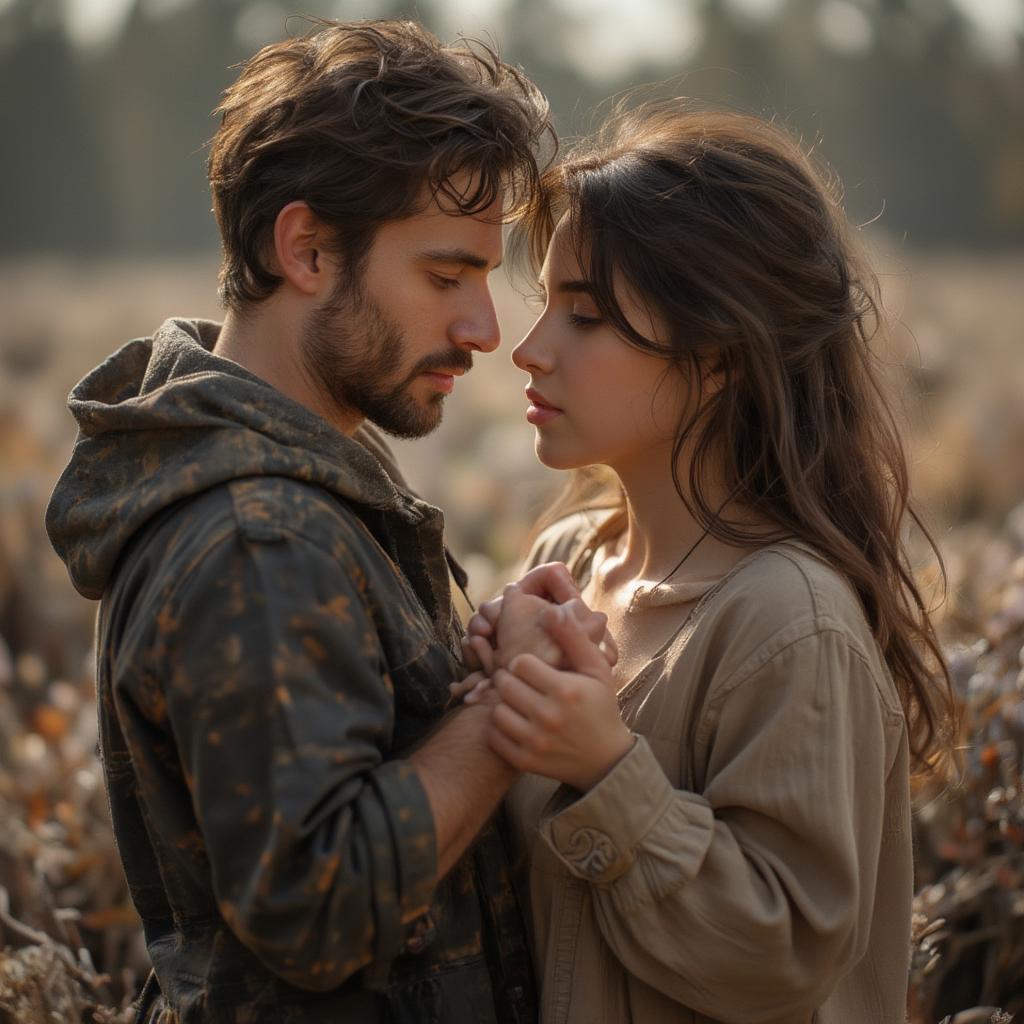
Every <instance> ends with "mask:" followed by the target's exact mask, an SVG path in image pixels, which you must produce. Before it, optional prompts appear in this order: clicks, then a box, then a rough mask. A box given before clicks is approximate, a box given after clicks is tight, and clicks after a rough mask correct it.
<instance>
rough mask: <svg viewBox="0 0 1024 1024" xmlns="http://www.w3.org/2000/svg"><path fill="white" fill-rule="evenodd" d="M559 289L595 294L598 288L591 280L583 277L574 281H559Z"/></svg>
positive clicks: (572, 292) (561, 290)
mask: <svg viewBox="0 0 1024 1024" xmlns="http://www.w3.org/2000/svg"><path fill="white" fill-rule="evenodd" d="M557 290H558V291H560V292H568V293H570V294H573V295H593V294H594V292H595V291H596V289H595V288H594V285H593V283H592V282H591V281H584V280H582V279H579V280H574V281H559V282H558V289H557Z"/></svg>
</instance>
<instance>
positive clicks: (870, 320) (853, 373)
mask: <svg viewBox="0 0 1024 1024" xmlns="http://www.w3.org/2000/svg"><path fill="white" fill-rule="evenodd" d="M543 192H544V195H545V201H544V202H543V203H542V205H541V206H539V207H538V208H537V209H536V211H535V213H534V215H533V216H531V217H530V218H529V220H528V221H527V222H525V223H524V224H522V225H521V226H520V234H519V237H518V242H519V244H520V246H521V247H522V246H525V248H526V251H527V252H528V254H529V256H530V258H531V262H532V264H533V265H534V266H535V267H539V266H540V263H541V262H542V261H543V258H544V253H545V252H546V250H547V246H548V243H549V242H550V240H551V236H552V233H553V231H554V229H555V226H556V224H557V223H558V221H559V220H560V219H561V218H562V217H563V216H565V215H567V216H568V217H569V224H570V228H571V235H572V238H573V240H574V244H575V248H576V254H577V256H578V258H579V260H580V266H581V267H582V268H583V269H584V273H585V275H586V276H587V277H588V279H589V281H590V283H591V285H592V286H593V287H594V297H595V300H596V304H597V306H598V309H599V310H600V313H601V315H602V316H603V317H604V318H606V320H607V321H608V322H609V323H610V324H611V325H612V326H613V327H614V328H615V329H616V330H617V331H618V332H619V334H620V335H621V336H622V337H623V339H625V341H626V342H628V343H629V344H631V345H634V346H636V347H637V348H638V349H642V350H644V351H646V352H652V353H654V354H657V355H659V356H661V357H664V358H665V359H666V360H667V361H668V364H669V365H670V366H675V367H677V368H678V369H679V370H680V371H681V372H682V374H683V375H684V378H685V379H686V380H687V381H689V386H690V387H691V388H695V389H700V388H701V387H702V384H703V381H704V379H705V378H706V377H707V375H708V374H709V373H714V374H715V375H716V380H717V381H719V382H721V386H720V387H719V388H717V389H713V390H712V393H711V396H710V397H709V398H708V399H706V400H705V401H704V402H702V403H701V404H700V408H699V409H698V411H697V412H696V413H695V414H693V415H691V416H689V418H688V419H686V420H685V421H684V422H681V423H680V424H679V429H678V431H677V434H676V439H675V445H674V449H673V457H672V467H671V469H672V474H673V480H674V481H675V484H676V489H677V491H678V492H679V495H680V497H681V499H682V500H683V501H684V502H685V503H686V505H687V507H688V508H689V509H690V511H691V512H692V513H693V514H694V515H695V517H696V518H697V519H698V520H699V522H700V523H701V525H702V526H703V527H704V528H706V529H707V530H708V532H709V533H711V534H712V535H713V536H715V537H717V538H719V539H721V540H722V541H724V542H726V543H731V544H738V545H742V544H750V543H752V542H757V543H766V542H769V541H771V540H775V539H781V538H782V537H786V536H795V537H797V538H800V539H801V540H803V541H804V542H806V543H808V544H809V545H811V546H812V547H813V548H814V549H815V550H816V551H818V552H819V553H820V554H821V555H822V556H824V558H825V559H826V560H827V561H828V562H829V563H830V564H831V565H832V566H833V567H835V568H836V569H837V570H838V571H839V572H841V573H842V574H843V575H844V576H845V577H846V578H847V579H848V580H849V581H850V582H851V583H852V585H853V587H854V588H855V589H856V592H857V594H858V596H859V597H860V601H861V604H862V606H863V608H864V612H865V615H866V616H867V620H868V622H869V623H870V626H871V629H872V632H873V634H874V636H875V638H876V640H877V642H878V645H879V647H880V648H881V651H882V653H883V654H884V657H885V660H886V662H887V664H888V666H889V669H890V671H891V672H892V675H893V678H894V680H895V682H896V684H897V687H898V689H899V692H900V696H901V699H902V702H903V707H904V711H905V713H906V716H907V721H908V723H909V730H910V744H911V752H912V756H913V759H914V762H915V767H916V768H918V769H928V768H929V767H930V766H933V765H934V764H935V763H936V761H937V760H938V759H939V755H940V754H948V752H949V749H950V741H951V738H952V736H953V734H954V716H955V703H954V700H953V693H952V688H951V685H950V680H949V674H948V671H947V669H946V666H945V663H944V660H943V657H942V653H941V650H940V647H939V644H938V642H937V640H936V637H935V633H934V630H933V627H932V624H931V622H930V619H929V611H928V608H927V606H926V603H925V601H924V598H923V596H922V593H921V591H920V590H919V588H918V585H917V584H916V582H915V580H914V576H913V573H912V570H911V568H910V565H909V560H908V557H907V553H906V550H905V547H904V539H903V536H902V530H903V528H904V526H905V525H906V521H907V519H908V517H909V518H910V519H912V520H913V521H914V522H915V523H917V525H918V526H919V527H920V528H921V530H922V532H923V534H924V536H925V538H926V539H927V541H928V543H929V544H930V545H931V546H932V548H933V549H934V548H935V545H934V541H933V540H932V538H931V536H930V535H929V533H928V531H927V529H925V527H924V526H923V524H922V523H921V521H920V519H919V518H918V516H917V514H916V513H915V512H914V510H913V509H912V508H911V506H910V503H909V496H908V492H909V483H908V474H907V462H906V457H905V454H904V450H903V446H902V442H901V439H900V432H899V429H898V427H897V423H896V420H895V417H894V415H893V412H892V409H891V407H890V403H889V401H888V400H887V398H886V395H885V392H884V389H883V386H882V373H881V371H880V366H879V361H878V357H877V356H876V354H875V353H874V352H873V351H872V348H871V344H870V343H871V342H872V340H873V339H874V338H875V337H876V336H877V335H878V334H879V333H880V332H881V331H882V329H883V328H884V314H883V310H882V306H881V302H880V298H879V295H878V283H877V280H876V278H875V277H874V275H873V274H872V273H871V272H870V270H869V269H868V267H867V266H866V264H865V263H864V262H863V261H862V259H861V258H860V257H859V255H858V254H857V253H856V251H855V247H854V245H853V244H852V240H851V237H850V229H849V225H848V223H847V220H846V217H845V215H844V213H843V210H842V207H841V205H840V201H839V198H838V195H837V194H836V193H837V190H836V187H835V185H834V183H832V182H830V181H829V179H827V178H826V176H825V175H824V174H822V173H821V172H819V170H818V169H817V168H816V167H815V165H814V164H813V162H812V161H811V159H810V157H809V156H808V155H806V154H805V153H804V152H803V151H802V149H801V147H800V146H799V145H798V144H797V143H796V142H795V141H794V140H793V139H792V138H790V136H789V135H788V134H787V133H786V132H785V131H783V130H782V129H780V128H778V127H776V126H775V125H773V124H770V123H767V122H764V121H761V120H759V119H757V118H753V117H749V116H745V115H741V114H736V113H721V112H718V113H708V112H698V111H694V110H689V109H686V108H681V107H680V105H679V103H678V101H676V102H668V103H661V104H653V105H651V104H649V105H646V106H644V107H641V108H639V109H633V110H628V109H619V110H618V111H617V112H616V113H615V114H614V115H613V116H612V117H611V118H610V119H609V121H608V122H607V123H606V125H605V127H604V128H603V129H602V130H601V131H600V132H599V133H598V135H597V136H595V137H594V138H592V139H590V140H588V141H587V142H585V143H583V144H581V145H579V146H577V148H576V149H574V150H573V151H572V152H571V153H570V154H569V155H568V156H567V157H566V158H565V159H563V160H562V161H561V162H560V163H559V164H558V165H557V166H555V167H553V168H551V169H549V170H548V171H547V173H546V175H545V180H544V181H543ZM618 275H621V278H622V279H623V280H624V281H625V283H626V284H627V286H628V287H629V289H630V290H631V291H632V293H633V294H634V295H636V296H638V297H639V298H641V299H642V300H643V301H645V302H646V303H647V304H648V305H649V307H650V309H651V310H652V311H654V312H655V313H656V314H658V315H659V317H660V319H661V321H662V322H664V323H665V324H666V325H668V331H669V337H668V338H667V339H664V340H653V339H651V338H647V337H644V336H643V335H642V334H640V333H638V332H637V331H636V330H635V329H634V328H633V327H632V325H631V324H630V323H629V321H628V320H627V319H626V317H625V316H624V315H623V312H622V309H621V307H620V305H619V303H618V301H617V300H616V290H615V286H614V280H613V279H614V278H615V277H617V276H618ZM697 393H699V390H698V392H697ZM689 407H691V408H692V405H690V406H689ZM684 448H685V449H686V451H687V453H688V455H690V456H692V457H690V459H689V470H688V475H687V479H686V480H685V481H684V480H682V479H681V477H680V473H681V467H683V466H684V462H683V460H682V459H681V454H682V452H683V450H684ZM723 473H724V482H725V484H726V488H727V490H728V491H729V492H731V495H732V500H733V502H734V507H736V508H739V509H743V508H746V509H751V510H754V511H756V513H758V518H759V519H761V520H767V521H769V522H770V523H771V524H772V525H771V532H770V534H768V535H766V534H765V532H764V530H763V528H762V529H759V530H758V532H757V533H756V534H753V533H752V532H751V529H750V527H749V526H744V524H743V522H742V521H741V520H740V519H736V520H731V519H729V518H727V517H726V516H725V515H723V514H721V509H718V508H713V507H712V506H711V504H709V501H710V499H709V497H708V496H707V493H706V490H705V488H704V486H703V482H704V481H705V480H707V479H713V478H715V477H718V478H719V479H721V474H723ZM593 483H594V477H593V475H592V474H591V475H589V476H588V474H586V473H585V472H584V473H583V474H578V475H577V477H576V479H575V480H574V481H572V482H571V483H570V486H569V489H568V490H567V492H566V493H565V494H564V495H563V496H562V499H560V500H559V501H558V502H557V503H556V505H555V507H554V508H552V509H551V510H550V512H549V514H548V515H547V516H546V517H545V521H546V522H551V521H552V520H553V519H554V518H557V517H560V516H561V515H564V514H566V513H567V512H569V511H571V510H573V509H579V508H581V507H594V506H595V505H605V506H608V505H609V504H611V505H613V506H614V505H615V504H616V502H618V503H619V506H620V512H621V511H622V510H624V502H623V498H622V495H621V492H618V493H616V491H615V489H614V488H613V489H612V490H611V491H609V490H608V489H607V488H604V489H602V486H601V485H600V484H599V485H598V486H597V487H595V486H593ZM746 518H747V520H748V521H749V516H747V517H746ZM623 522H624V520H623V518H622V515H621V514H620V515H618V516H613V517H612V518H611V520H609V521H608V522H606V524H605V527H604V529H603V530H602V533H603V534H604V535H605V536H607V535H609V534H611V533H613V532H615V531H617V530H620V529H621V528H622V525H623ZM936 554H938V552H937V551H936ZM939 564H940V566H941V564H942V563H941V558H940V560H939Z"/></svg>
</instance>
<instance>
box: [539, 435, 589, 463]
mask: <svg viewBox="0 0 1024 1024" xmlns="http://www.w3.org/2000/svg"><path fill="white" fill-rule="evenodd" d="M533 450H534V452H535V453H536V455H537V461H538V462H540V463H541V464H542V465H544V466H547V467H548V469H582V468H583V467H584V466H592V465H593V464H594V460H593V459H588V458H584V457H583V456H582V455H581V453H580V452H574V451H573V450H572V449H570V448H568V447H567V446H566V445H564V444H555V443H553V442H552V441H551V440H550V439H548V438H545V437H544V435H543V434H541V433H540V432H538V434H537V438H536V440H535V441H534V445H533Z"/></svg>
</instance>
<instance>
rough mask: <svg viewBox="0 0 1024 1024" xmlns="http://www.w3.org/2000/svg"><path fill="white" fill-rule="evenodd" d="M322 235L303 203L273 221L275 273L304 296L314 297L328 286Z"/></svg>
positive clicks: (328, 274)
mask: <svg viewBox="0 0 1024 1024" xmlns="http://www.w3.org/2000/svg"><path fill="white" fill-rule="evenodd" d="M324 234H325V232H324V226H323V224H322V223H321V222H320V221H319V220H318V219H317V217H316V215H315V214H314V213H313V211H312V210H311V209H310V208H309V205H308V204H307V203H305V202H303V201H302V200H296V201H295V202H293V203H289V204H288V205H287V206H284V207H282V208H281V210H280V212H279V213H278V215H277V219H276V220H275V221H274V260H275V262H276V264H277V266H276V270H277V272H278V273H279V274H280V275H281V276H282V277H283V278H284V279H285V280H286V281H287V282H288V283H289V284H290V285H291V286H292V287H293V288H296V289H297V290H298V291H300V292H301V293H302V294H303V295H309V296H314V295H317V294H318V293H320V292H323V291H324V289H325V288H327V287H329V285H330V282H329V280H328V278H329V277H330V273H329V271H328V266H327V262H326V261H325V259H324V251H323V243H324V240H325V239H324Z"/></svg>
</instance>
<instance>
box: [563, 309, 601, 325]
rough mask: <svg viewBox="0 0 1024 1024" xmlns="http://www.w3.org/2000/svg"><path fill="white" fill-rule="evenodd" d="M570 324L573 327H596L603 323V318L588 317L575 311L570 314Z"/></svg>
mask: <svg viewBox="0 0 1024 1024" xmlns="http://www.w3.org/2000/svg"><path fill="white" fill-rule="evenodd" d="M569 323H570V324H572V326H573V327H594V326H596V325H597V324H599V323H601V317H599V316H587V315H585V314H584V313H576V312H575V311H574V312H572V313H570V314H569Z"/></svg>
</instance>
